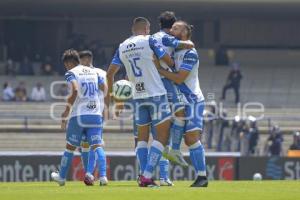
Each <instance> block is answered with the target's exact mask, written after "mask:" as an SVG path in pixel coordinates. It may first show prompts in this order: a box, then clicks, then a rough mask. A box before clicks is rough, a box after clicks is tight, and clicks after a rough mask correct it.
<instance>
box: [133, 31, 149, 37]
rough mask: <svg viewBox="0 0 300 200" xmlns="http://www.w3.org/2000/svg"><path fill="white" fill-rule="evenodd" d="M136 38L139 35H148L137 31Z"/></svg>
mask: <svg viewBox="0 0 300 200" xmlns="http://www.w3.org/2000/svg"><path fill="white" fill-rule="evenodd" d="M134 35H135V36H138V35H147V34H146V33H145V32H144V31H136V32H135V33H134Z"/></svg>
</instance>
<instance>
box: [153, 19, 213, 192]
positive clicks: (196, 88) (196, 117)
mask: <svg viewBox="0 0 300 200" xmlns="http://www.w3.org/2000/svg"><path fill="white" fill-rule="evenodd" d="M171 33H172V34H173V35H174V36H175V37H177V38H180V39H181V40H186V41H188V40H190V39H191V35H192V27H191V26H190V25H189V24H188V23H186V22H184V21H177V22H175V23H174V24H173V26H172V29H171ZM174 60H175V68H176V72H169V71H167V70H165V69H164V68H162V67H158V70H159V72H160V74H161V75H163V76H165V77H166V78H168V79H170V80H171V81H173V82H174V83H176V84H177V85H178V87H179V89H180V91H181V92H182V93H183V94H184V96H185V97H186V99H187V100H188V104H186V105H185V117H186V124H185V143H186V145H187V146H188V147H189V151H190V159H191V161H192V164H193V166H194V168H195V170H196V172H197V178H196V180H195V181H194V183H193V184H192V185H191V187H207V186H208V180H207V177H206V164H205V155H204V148H203V145H202V144H201V142H200V134H201V131H202V126H203V111H204V96H203V94H202V91H201V89H200V84H199V78H198V68H199V57H198V54H197V51H196V50H195V49H190V50H181V51H176V53H175V55H174ZM156 63H157V62H156ZM157 66H159V63H157Z"/></svg>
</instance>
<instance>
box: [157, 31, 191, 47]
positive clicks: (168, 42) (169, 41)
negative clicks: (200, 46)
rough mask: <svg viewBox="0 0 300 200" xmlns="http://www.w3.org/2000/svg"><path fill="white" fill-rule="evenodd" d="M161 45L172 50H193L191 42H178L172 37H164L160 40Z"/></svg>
mask: <svg viewBox="0 0 300 200" xmlns="http://www.w3.org/2000/svg"><path fill="white" fill-rule="evenodd" d="M162 43H163V45H165V46H167V47H172V48H174V49H178V50H180V49H192V48H194V43H193V42H192V41H183V40H178V39H177V38H175V37H174V36H172V35H165V36H164V37H163V38H162Z"/></svg>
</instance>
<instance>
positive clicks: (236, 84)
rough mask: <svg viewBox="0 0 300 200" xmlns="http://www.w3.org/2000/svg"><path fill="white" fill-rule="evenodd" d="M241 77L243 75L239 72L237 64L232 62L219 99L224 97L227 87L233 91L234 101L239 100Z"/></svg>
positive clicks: (237, 101)
mask: <svg viewBox="0 0 300 200" xmlns="http://www.w3.org/2000/svg"><path fill="white" fill-rule="evenodd" d="M242 78H243V76H242V74H241V72H240V69H239V64H238V63H234V64H233V68H232V70H231V71H230V73H229V75H228V77H227V81H226V84H225V86H224V87H223V92H222V97H221V100H225V99H226V91H227V90H228V89H231V88H232V89H233V91H234V93H235V103H239V102H240V83H241V79H242Z"/></svg>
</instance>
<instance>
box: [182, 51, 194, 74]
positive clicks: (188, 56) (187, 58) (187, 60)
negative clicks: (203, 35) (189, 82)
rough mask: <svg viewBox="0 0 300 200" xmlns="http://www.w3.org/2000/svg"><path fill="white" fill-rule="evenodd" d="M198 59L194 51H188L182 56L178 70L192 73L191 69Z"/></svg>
mask: <svg viewBox="0 0 300 200" xmlns="http://www.w3.org/2000/svg"><path fill="white" fill-rule="evenodd" d="M198 60H199V58H198V55H197V53H196V52H195V51H194V50H189V51H187V52H186V53H185V54H184V57H183V61H182V64H181V66H180V68H179V70H186V71H192V69H193V67H194V66H195V65H196V64H197V62H198Z"/></svg>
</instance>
